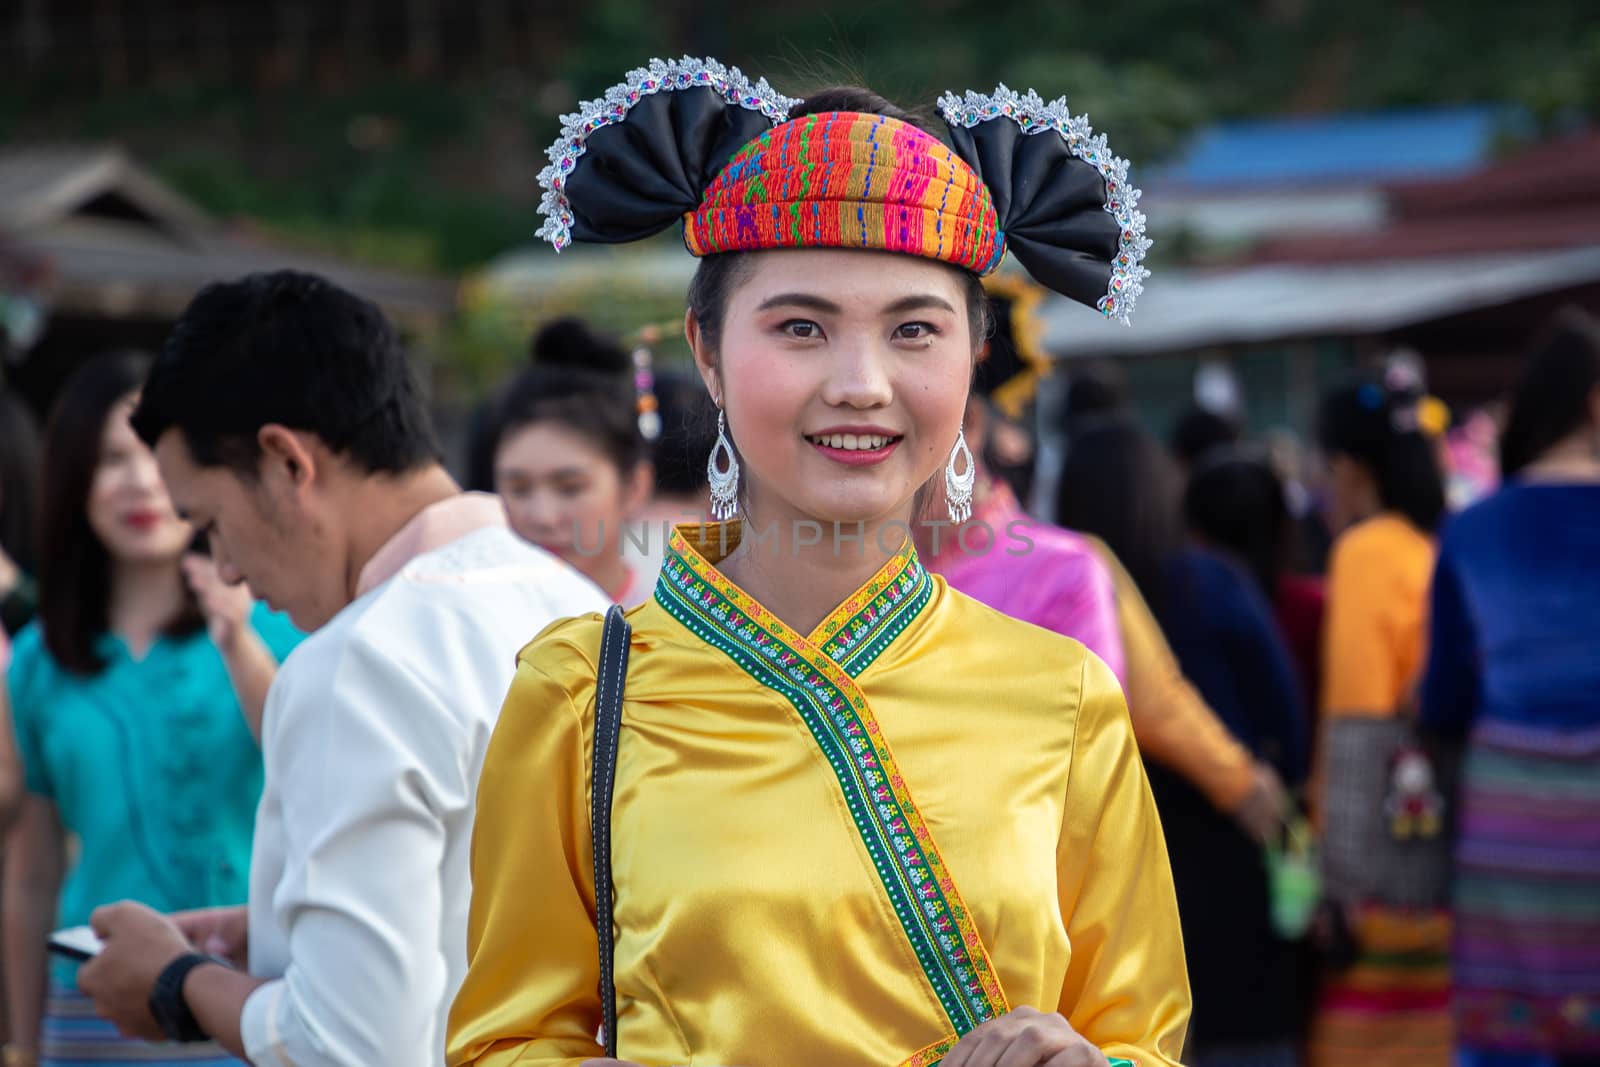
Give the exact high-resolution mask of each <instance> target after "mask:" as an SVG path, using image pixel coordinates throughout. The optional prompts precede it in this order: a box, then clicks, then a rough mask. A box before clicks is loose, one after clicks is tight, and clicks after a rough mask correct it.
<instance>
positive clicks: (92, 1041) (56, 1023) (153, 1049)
mask: <svg viewBox="0 0 1600 1067" xmlns="http://www.w3.org/2000/svg"><path fill="white" fill-rule="evenodd" d="M39 1064H40V1067H80V1065H82V1067H88V1065H89V1064H97V1065H99V1067H105V1065H106V1064H127V1065H128V1067H162V1065H165V1064H171V1065H173V1067H179V1065H181V1067H244V1065H243V1064H242V1063H241V1062H240V1061H239V1060H236V1059H234V1058H233V1057H231V1056H229V1055H228V1054H227V1053H226V1052H224V1051H222V1049H220V1048H218V1047H217V1046H216V1045H212V1044H194V1045H171V1044H152V1043H151V1042H148V1041H137V1040H134V1039H132V1038H126V1037H122V1036H121V1035H119V1034H118V1033H117V1028H116V1026H115V1025H113V1024H112V1023H110V1022H108V1021H107V1020H105V1019H102V1018H101V1017H100V1016H99V1015H97V1014H95V1010H94V1002H93V1001H91V1000H90V999H89V998H88V997H86V996H84V995H83V994H82V993H79V992H78V991H77V990H76V989H74V988H73V987H72V986H69V985H62V984H61V983H59V982H55V981H52V982H51V983H50V994H49V996H48V998H47V999H46V1001H45V1008H44V1023H43V1025H42V1026H41V1028H40V1033H39Z"/></svg>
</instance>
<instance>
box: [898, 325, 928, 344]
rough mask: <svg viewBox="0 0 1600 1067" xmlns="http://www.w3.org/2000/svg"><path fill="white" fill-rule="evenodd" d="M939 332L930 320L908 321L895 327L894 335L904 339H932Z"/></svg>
mask: <svg viewBox="0 0 1600 1067" xmlns="http://www.w3.org/2000/svg"><path fill="white" fill-rule="evenodd" d="M938 333H939V331H938V329H937V328H936V327H935V326H934V325H933V324H932V323H929V322H907V323H902V324H901V325H900V326H897V327H895V331H894V335H895V337H897V338H899V339H900V340H902V341H931V340H933V338H934V337H935V336H937V335H938Z"/></svg>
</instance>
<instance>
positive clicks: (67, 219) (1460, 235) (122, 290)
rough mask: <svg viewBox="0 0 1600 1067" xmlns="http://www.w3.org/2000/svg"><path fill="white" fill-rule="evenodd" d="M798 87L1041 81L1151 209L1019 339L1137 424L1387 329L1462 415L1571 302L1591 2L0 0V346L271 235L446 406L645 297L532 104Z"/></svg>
mask: <svg viewBox="0 0 1600 1067" xmlns="http://www.w3.org/2000/svg"><path fill="white" fill-rule="evenodd" d="M685 53H687V54H694V55H706V54H709V55H713V56H716V57H717V58H720V59H722V60H723V61H725V62H728V63H730V64H737V65H739V66H740V67H742V68H743V69H744V70H745V71H746V72H747V73H749V74H751V75H752V76H756V75H764V76H766V77H768V78H769V79H770V80H771V81H772V82H773V83H774V84H775V85H776V86H777V87H778V88H780V89H781V90H783V91H785V92H788V93H790V94H791V95H802V94H803V92H804V91H805V90H807V89H810V88H814V87H816V86H818V85H820V84H823V83H827V82H832V81H838V80H853V81H861V82H864V83H866V84H869V85H871V86H873V87H874V88H876V89H879V90H880V91H883V92H884V93H886V94H887V95H889V96H890V97H891V98H893V99H895V100H896V101H897V102H899V103H902V104H906V105H911V106H915V105H922V106H928V105H931V103H932V101H933V99H934V98H935V97H936V95H937V94H938V93H940V92H942V91H944V90H947V89H954V90H958V91H959V90H961V89H964V88H979V89H985V90H986V89H988V88H991V87H992V86H993V85H994V84H995V82H996V81H1001V80H1003V81H1005V82H1007V83H1008V84H1009V85H1011V86H1012V87H1013V88H1019V89H1020V88H1025V87H1029V86H1031V87H1034V88H1036V89H1037V90H1039V92H1040V93H1041V94H1043V95H1045V96H1046V97H1050V96H1055V95H1058V94H1063V93H1064V94H1066V95H1067V97H1068V100H1069V102H1070V104H1071V106H1072V109H1073V111H1074V112H1087V114H1088V115H1089V116H1090V118H1091V119H1092V121H1093V122H1094V125H1095V127H1096V128H1097V129H1099V130H1102V131H1105V132H1106V133H1108V134H1109V136H1110V139H1111V145H1112V147H1113V149H1115V150H1116V151H1117V152H1118V153H1119V154H1122V155H1125V156H1128V157H1130V158H1131V159H1133V160H1134V161H1135V168H1134V180H1135V182H1136V183H1137V184H1139V185H1140V186H1141V187H1142V188H1143V189H1144V190H1145V197H1144V200H1143V203H1142V206H1143V207H1144V208H1145V210H1146V211H1147V212H1148V214H1149V216H1150V228H1151V234H1152V236H1153V237H1154V238H1155V242H1156V244H1155V248H1154V251H1153V254H1152V260H1151V266H1152V267H1153V268H1154V270H1155V276H1154V278H1153V279H1152V282H1151V284H1150V287H1149V289H1148V291H1147V293H1146V295H1145V296H1144V297H1143V300H1142V302H1141V305H1140V308H1139V311H1138V314H1137V316H1136V317H1135V326H1134V327H1133V328H1132V329H1123V328H1121V327H1118V326H1116V325H1114V324H1112V323H1108V322H1105V321H1102V320H1101V319H1099V318H1098V316H1096V315H1095V314H1094V313H1093V312H1090V311H1086V310H1084V309H1082V308H1079V307H1076V306H1075V305H1070V304H1068V303H1067V302H1066V301H1064V300H1062V301H1053V302H1051V303H1050V304H1048V305H1047V307H1046V308H1045V316H1046V322H1047V329H1046V335H1045V342H1046V347H1047V349H1048V350H1049V352H1050V354H1051V355H1052V356H1053V357H1054V358H1056V359H1058V360H1066V361H1075V362H1076V364H1077V365H1079V366H1088V365H1091V364H1092V365H1110V366H1112V367H1113V368H1114V371H1113V373H1114V374H1115V375H1116V376H1118V377H1119V378H1120V380H1121V381H1122V383H1123V384H1124V386H1125V388H1126V392H1127V395H1128V397H1129V398H1130V400H1131V401H1132V403H1133V405H1134V407H1135V408H1136V410H1137V411H1138V412H1139V414H1140V416H1141V418H1143V419H1145V420H1146V421H1148V422H1149V423H1150V425H1151V427H1152V428H1153V429H1157V430H1159V431H1161V432H1165V431H1166V429H1167V428H1168V427H1169V426H1170V424H1171V422H1172V420H1173V419H1174V418H1175V417H1176V416H1177V414H1178V413H1179V412H1180V411H1181V410H1183V409H1185V408H1187V407H1189V406H1190V405H1192V404H1193V403H1195V402H1196V401H1198V402H1199V403H1200V404H1201V405H1202V406H1205V407H1209V408H1215V409H1220V410H1224V411H1226V412H1227V413H1228V414H1230V415H1233V416H1236V417H1237V418H1240V419H1242V420H1243V421H1244V422H1245V424H1246V425H1247V426H1248V427H1249V429H1250V430H1251V431H1253V432H1255V433H1262V432H1267V431H1272V430H1276V429H1287V430H1293V431H1298V432H1299V433H1301V434H1304V433H1305V431H1306V430H1307V428H1308V421H1309V420H1310V418H1311V416H1312V408H1313V406H1314V398H1315V396H1316V395H1317V392H1318V390H1319V388H1320V387H1321V386H1322V385H1324V384H1326V382H1327V381H1328V380H1329V379H1330V378H1331V377H1333V376H1335V375H1337V374H1338V373H1340V372H1341V371H1342V370H1344V369H1345V368H1347V367H1348V366H1350V365H1351V364H1355V363H1362V362H1372V361H1379V360H1383V359H1386V358H1389V357H1392V356H1393V355H1395V354H1396V353H1397V352H1399V353H1402V355H1403V357H1404V358H1406V359H1410V360H1413V361H1415V362H1416V363H1417V364H1419V365H1420V367H1421V368H1422V369H1423V371H1424V372H1425V374H1426V377H1427V381H1428V386H1429V388H1430V390H1431V391H1432V392H1433V393H1435V394H1437V395H1439V396H1440V397H1442V398H1443V399H1444V400H1445V401H1446V402H1447V403H1448V404H1449V405H1450V406H1451V408H1452V410H1453V411H1455V412H1457V413H1458V415H1459V414H1460V413H1464V412H1468V411H1471V410H1474V409H1475V408H1477V407H1480V406H1483V405H1486V404H1489V403H1491V402H1492V401H1493V400H1494V399H1495V398H1496V397H1497V396H1498V395H1500V393H1501V392H1502V391H1503V389H1504V388H1505V386H1506V384H1507V383H1508V381H1509V380H1510V376H1511V374H1512V372H1513V369H1514V366H1513V364H1514V355H1513V353H1515V352H1516V351H1517V350H1518V348H1519V347H1520V346H1521V345H1522V344H1523V342H1524V341H1525V340H1526V338H1527V336H1528V334H1529V332H1530V331H1531V329H1532V328H1533V326H1534V324H1535V323H1537V322H1539V321H1541V320H1542V319H1543V318H1545V317H1546V316H1547V314H1548V313H1549V312H1550V311H1551V310H1552V309H1554V308H1555V307H1557V306H1559V305H1562V304H1567V303H1578V304H1584V305H1587V306H1589V307H1591V308H1600V134H1597V133H1596V132H1594V129H1593V126H1592V123H1593V119H1594V116H1595V114H1596V110H1597V108H1600V7H1597V6H1596V5H1595V4H1593V3H1590V2H1585V0H1522V2H1520V3H1518V4H1516V5H1510V4H1506V3H1503V2H1494V0H1341V2H1339V3H1331V2H1318V0H1252V2H1246V0H1123V2H1122V3H1119V4H1116V5H1103V4H1096V5H1090V4H1085V3H1079V2H1062V0H1056V2H1051V3H1046V2H1042V0H1035V2H1028V3H1021V2H1009V3H1008V2H997V0H985V2H981V3H980V2H975V0H922V2H915V3H914V2H911V0H855V2H851V3H831V2H812V3H807V4H793V5H778V6H769V5H754V4H735V3H731V2H725V0H714V2H704V3H698V4H689V3H682V2H675V0H589V2H585V3H581V4H560V5H556V4H548V3H522V2H514V0H452V2H445V0H390V2H380V0H231V2H226V0H211V2H199V0H7V2H6V3H4V4H0V64H3V66H4V70H5V71H6V74H5V77H4V79H3V80H0V321H3V324H4V332H5V337H6V344H7V351H6V354H5V368H4V371H5V378H6V381H7V383H8V384H9V385H10V386H12V387H13V388H15V389H16V390H18V391H19V392H20V393H21V394H22V395H23V396H24V397H25V398H26V399H27V401H28V402H29V404H30V405H31V406H33V407H34V408H36V410H38V411H41V412H42V411H43V410H44V409H45V408H46V406H47V405H48V403H49V400H50V397H51V396H52V394H53V393H54V392H55V390H56V389H57V388H58V387H59V385H60V383H61V381H62V380H63V379H64V377H65V375H66V374H67V373H68V372H69V371H70V370H71V368H72V367H73V366H74V365H75V364H76V362H77V361H78V360H80V359H82V358H84V357H85V356H87V355H89V354H90V353H93V352H96V351H99V350H101V349H104V348H107V347H112V346H124V345H129V344H132V345H140V346H145V347H151V346H154V345H156V344H158V343H159V341H160V339H161V337H162V336H163V334H164V332H165V330H166V329H167V327H168V325H169V324H170V323H171V321H172V320H173V319H174V317H175V316H176V314H177V313H178V311H179V310H180V309H181V308H182V306H183V305H184V303H185V302H186V301H187V300H188V299H189V297H190V296H192V295H193V293H194V291H195V290H196V289H197V288H198V287H199V286H200V285H201V284H203V283H205V282H206V281H209V280H212V279H215V278H225V277H232V276H236V275H239V274H242V273H244V272H246V271H249V270H253V269H260V268H266V267H271V266H280V265H298V266H303V267H306V268H309V269H313V270H317V271H320V272H323V273H325V274H328V275H329V276H331V277H333V278H335V279H336V280H338V281H340V282H341V283H344V284H346V285H349V286H351V287H352V288H355V289H357V290H358V291H361V292H362V293H364V294H366V295H368V296H371V297H373V298H375V299H376V300H378V301H379V302H380V303H382V304H383V305H384V307H385V308H386V309H387V310H388V311H389V312H390V313H391V315H392V316H393V317H394V318H396V319H397V320H398V321H399V322H401V323H402V324H404V327H405V329H406V330H407V331H408V333H409V335H410V337H411V338H412V341H413V343H414V349H415V351H416V353H417V358H418V359H419V361H421V362H422V364H423V366H424V367H425V369H426V373H427V376H428V378H429V381H430V382H431V385H432V388H433V389H434V395H435V397H436V400H437V402H438V404H439V405H440V408H441V414H442V415H443V416H444V417H445V420H446V425H447V426H448V425H450V424H451V421H452V418H453V417H454V416H455V415H457V414H458V413H459V412H462V411H465V410H468V409H469V408H470V407H471V405H472V404H473V403H474V402H475V400H476V398H477V397H478V396H479V395H481V394H482V393H483V392H484V391H485V390H486V389H487V388H489V386H490V385H491V384H492V383H494V382H496V381H498V380H499V379H500V378H502V377H503V376H504V375H505V374H506V373H507V372H508V371H509V369H510V368H512V367H513V366H517V365H520V363H521V361H522V360H523V359H524V358H525V357H524V352H525V350H526V339H527V337H528V333H529V330H530V328H531V327H532V326H533V324H535V323H536V322H537V321H540V320H543V319H547V318H549V317H551V316H554V315H556V314H559V313H563V312H573V311H576V312H581V313H582V314H584V315H586V316H588V317H590V318H591V319H592V320H594V321H595V322H596V323H598V324H599V325H601V326H603V327H607V328H609V329H611V330H613V331H615V332H618V333H620V334H623V335H624V336H632V335H634V334H635V333H636V332H637V331H638V330H639V329H640V328H641V327H644V326H647V325H650V324H669V328H668V329H667V331H666V334H667V340H666V341H665V342H663V344H662V345H661V350H660V353H659V357H660V358H661V359H662V360H664V361H666V362H667V363H670V362H672V361H673V360H674V359H675V358H676V359H681V358H683V355H684V353H683V349H682V347H681V340H680V339H679V336H678V333H677V331H676V330H675V329H674V328H671V326H670V324H672V323H674V322H675V321H676V320H677V319H678V317H679V316H680V315H681V308H682V296H683V290H684V286H685V283H686V281H687V278H688V276H689V273H690V272H691V271H692V261H690V260H689V258H688V257H687V256H686V255H685V254H684V253H683V252H682V250H681V245H680V243H679V241H678V238H677V236H676V234H674V233H669V234H665V235H663V236H662V237H661V238H660V239H659V240H657V241H655V242H650V243H647V244H646V245H643V246H633V247H629V248H627V249H625V250H604V249H601V250H594V249H582V250H579V251H577V252H574V253H570V254H568V255H567V256H566V257H564V258H563V259H562V261H561V263H560V266H559V267H557V265H556V262H555V256H554V255H553V254H551V253H550V252H548V250H547V249H545V248H544V247H543V246H542V243H541V242H535V241H534V240H533V236H532V235H533V232H534V230H535V229H536V227H537V215H536V211H535V207H536V204H537V201H538V196H537V192H538V189H537V184H536V177H537V174H538V172H539V169H540V168H541V166H542V165H543V163H544V158H543V152H544V148H545V146H546V145H548V144H549V142H550V141H551V140H552V139H553V137H554V135H555V133H556V131H557V129H558V124H559V116H560V115H561V114H562V113H563V112H566V111H569V110H571V109H572V108H573V107H574V106H575V105H576V104H577V102H578V101H579V100H580V99H583V98H588V97H591V96H594V95H598V94H599V93H601V92H602V91H603V90H604V89H605V88H606V87H607V86H609V85H610V84H612V83H614V82H616V81H618V80H620V78H621V76H622V74H623V73H624V71H625V70H626V69H627V68H629V67H631V66H635V65H639V64H642V63H643V62H644V61H646V60H647V59H649V58H650V57H651V56H656V55H662V56H666V55H681V54H685Z"/></svg>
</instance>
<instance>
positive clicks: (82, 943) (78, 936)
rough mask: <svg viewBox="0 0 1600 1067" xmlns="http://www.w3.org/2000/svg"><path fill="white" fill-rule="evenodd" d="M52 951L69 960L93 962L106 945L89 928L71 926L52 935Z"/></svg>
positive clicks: (50, 942) (50, 943) (50, 945)
mask: <svg viewBox="0 0 1600 1067" xmlns="http://www.w3.org/2000/svg"><path fill="white" fill-rule="evenodd" d="M49 947H50V951H51V952H54V953H55V954H56V955H58V956H65V957H66V958H67V959H69V960H78V961H80V962H81V961H83V960H92V959H94V958H95V957H96V956H98V955H100V950H101V949H102V948H104V947H105V945H104V943H103V942H102V941H101V940H100V939H99V938H98V937H96V936H95V932H94V931H93V930H91V929H90V928H89V927H87V926H69V927H67V928H66V929H65V930H57V931H56V932H55V933H53V934H51V935H50V941H49Z"/></svg>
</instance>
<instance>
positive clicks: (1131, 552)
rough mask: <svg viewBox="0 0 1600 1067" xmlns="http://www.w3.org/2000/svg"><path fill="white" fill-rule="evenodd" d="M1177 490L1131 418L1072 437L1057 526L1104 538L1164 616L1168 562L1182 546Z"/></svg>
mask: <svg viewBox="0 0 1600 1067" xmlns="http://www.w3.org/2000/svg"><path fill="white" fill-rule="evenodd" d="M1180 493H1181V486H1180V483H1179V479H1178V472H1177V469H1176V467H1175V466H1174V464H1173V461H1172V457H1171V456H1169V455H1168V454H1167V452H1166V449H1164V448H1162V447H1161V443H1160V442H1159V441H1157V440H1156V439H1155V437H1154V436H1153V435H1152V434H1151V433H1150V432H1149V431H1148V430H1146V429H1144V427H1142V426H1140V425H1139V424H1138V423H1137V422H1135V421H1134V420H1133V419H1131V418H1128V417H1116V416H1106V417H1102V418H1101V420H1100V421H1098V422H1097V423H1096V424H1095V425H1094V426H1092V427H1090V428H1088V429H1086V430H1084V431H1083V432H1082V433H1080V434H1078V435H1076V436H1075V437H1074V438H1073V440H1072V447H1071V448H1070V449H1069V450H1068V452H1067V461H1066V463H1065V464H1064V465H1063V466H1062V468H1061V483H1060V486H1059V487H1058V489H1057V491H1056V521H1057V522H1059V523H1060V524H1061V525H1062V526H1066V527H1069V528H1071V529H1074V530H1079V531H1082V532H1083V533H1087V534H1093V535H1094V536H1096V537H1098V538H1100V539H1101V540H1102V541H1104V542H1105V543H1106V544H1107V545H1108V546H1109V547H1110V549H1111V551H1112V552H1114V553H1115V554H1116V556H1117V558H1118V559H1119V560H1121V561H1122V565H1123V566H1124V567H1126V568H1127V569H1128V573H1129V574H1130V575H1132V576H1133V580H1134V583H1135V584H1136V585H1138V587H1139V591H1140V592H1141V593H1143V594H1144V597H1145V599H1146V600H1147V601H1149V602H1150V606H1151V609H1152V610H1154V611H1156V612H1157V613H1159V612H1160V610H1161V608H1162V606H1163V602H1164V600H1165V586H1166V580H1165V572H1166V568H1167V563H1168V561H1169V560H1171V558H1172V557H1173V556H1174V555H1175V554H1176V553H1177V552H1178V551H1179V550H1180V549H1181V548H1182V547H1183V521H1182V515H1181V512H1180V510H1179V503H1180V501H1179V495H1180Z"/></svg>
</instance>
